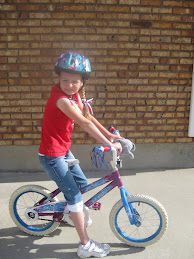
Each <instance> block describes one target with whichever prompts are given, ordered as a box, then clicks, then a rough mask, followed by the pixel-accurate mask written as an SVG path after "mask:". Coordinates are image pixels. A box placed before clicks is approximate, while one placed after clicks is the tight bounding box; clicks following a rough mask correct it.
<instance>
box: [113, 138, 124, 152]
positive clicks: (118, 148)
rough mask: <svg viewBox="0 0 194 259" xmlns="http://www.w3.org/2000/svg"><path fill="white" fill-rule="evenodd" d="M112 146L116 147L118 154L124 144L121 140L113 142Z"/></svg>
mask: <svg viewBox="0 0 194 259" xmlns="http://www.w3.org/2000/svg"><path fill="white" fill-rule="evenodd" d="M117 139H118V138H117ZM111 146H112V147H114V148H116V150H117V152H118V155H119V154H120V153H121V152H122V146H121V144H120V143H119V142H115V143H112V144H111Z"/></svg>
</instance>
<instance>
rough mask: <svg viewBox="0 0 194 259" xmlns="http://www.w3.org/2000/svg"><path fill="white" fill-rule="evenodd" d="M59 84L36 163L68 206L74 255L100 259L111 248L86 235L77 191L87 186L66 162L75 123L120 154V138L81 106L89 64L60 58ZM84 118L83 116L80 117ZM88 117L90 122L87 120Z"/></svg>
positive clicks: (74, 55) (54, 90)
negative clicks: (74, 232)
mask: <svg viewBox="0 0 194 259" xmlns="http://www.w3.org/2000/svg"><path fill="white" fill-rule="evenodd" d="M55 72H56V73H57V74H58V76H59V83H58V84H57V85H55V86H54V87H53V88H52V90H51V94H50V98H49V100H48V102H47V105H46V108H45V112H44V118H43V124H42V139H41V144H40V148H39V160H40V163H41V165H42V166H43V168H44V169H45V171H46V172H47V174H48V175H49V176H50V177H51V178H52V179H53V180H54V181H55V182H56V184H57V185H58V187H59V188H60V190H61V191H62V192H63V194H64V197H65V199H66V201H67V203H68V205H67V207H68V209H69V211H70V214H71V219H72V221H73V223H74V225H75V228H76V230H77V233H78V235H79V238H80V242H81V243H80V245H79V247H78V251H77V254H78V256H79V257H80V258H85V257H91V256H94V257H103V256H106V255H107V254H109V252H110V247H109V246H108V245H106V244H100V243H98V242H95V241H93V240H91V239H90V238H89V237H88V234H87V231H86V224H85V221H84V213H83V200H82V196H81V193H80V191H79V188H80V187H83V186H85V185H87V184H88V182H87V179H86V177H85V175H84V174H83V172H82V170H81V168H80V167H79V165H78V164H76V165H74V166H70V167H69V168H68V163H67V162H66V160H67V159H73V158H74V156H73V154H72V153H71V151H70V150H69V148H70V146H71V140H70V138H71V134H72V131H73V126H74V122H75V123H77V124H78V125H79V126H80V127H81V128H82V129H84V130H85V131H86V132H88V133H89V134H90V135H91V136H93V137H94V138H95V139H96V140H98V141H99V142H100V143H102V144H104V145H111V146H113V147H115V148H116V149H117V150H118V153H120V152H121V151H122V147H121V145H120V144H119V143H117V142H116V143H112V142H113V141H114V140H116V139H118V138H119V137H118V136H116V135H113V134H111V133H109V132H108V131H107V130H106V129H105V128H104V127H103V126H102V125H101V124H100V123H99V122H98V121H97V120H96V119H95V118H94V117H93V116H92V115H91V114H90V112H89V109H88V103H87V101H86V100H84V103H82V101H81V98H80V95H79V93H78V92H79V91H80V90H81V89H82V95H83V97H84V99H85V86H84V84H85V80H87V79H88V78H89V76H90V73H91V66H90V62H89V60H88V59H87V58H85V57H84V56H83V55H81V54H77V53H72V52H69V53H67V54H62V55H61V56H60V57H59V58H58V60H57V63H56V65H55ZM83 114H85V116H84V115H83ZM88 116H89V119H88Z"/></svg>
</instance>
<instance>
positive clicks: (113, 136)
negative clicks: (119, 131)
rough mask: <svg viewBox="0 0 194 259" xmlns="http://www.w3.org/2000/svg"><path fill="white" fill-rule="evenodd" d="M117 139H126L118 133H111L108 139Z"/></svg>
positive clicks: (112, 140) (111, 140)
mask: <svg viewBox="0 0 194 259" xmlns="http://www.w3.org/2000/svg"><path fill="white" fill-rule="evenodd" d="M117 139H124V138H122V137H121V136H118V135H116V134H112V133H110V135H109V137H108V140H109V141H110V142H114V141H115V140H117Z"/></svg>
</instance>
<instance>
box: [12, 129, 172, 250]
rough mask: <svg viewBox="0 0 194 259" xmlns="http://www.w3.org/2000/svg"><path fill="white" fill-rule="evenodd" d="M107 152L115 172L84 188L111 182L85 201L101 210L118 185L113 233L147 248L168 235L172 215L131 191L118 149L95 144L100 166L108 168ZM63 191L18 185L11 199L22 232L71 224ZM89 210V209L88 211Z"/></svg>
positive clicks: (96, 161)
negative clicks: (125, 182)
mask: <svg viewBox="0 0 194 259" xmlns="http://www.w3.org/2000/svg"><path fill="white" fill-rule="evenodd" d="M113 131H114V134H119V133H118V131H116V130H115V129H114V128H113ZM131 143H132V142H130V143H129V144H131ZM132 150H134V145H133V143H132V144H131V147H130V153H131V151H132ZM106 152H109V153H111V154H112V160H111V161H109V162H110V164H111V166H112V173H110V174H108V175H106V176H104V177H102V178H101V179H99V180H97V181H94V182H92V183H90V184H88V185H87V186H85V187H83V188H81V189H80V191H81V193H82V194H84V193H86V192H88V191H90V190H93V189H95V188H97V187H99V186H101V185H104V184H106V183H108V185H106V186H105V187H104V188H103V189H101V190H100V191H99V192H98V193H97V194H95V195H94V196H92V197H91V198H90V199H89V200H87V201H86V202H85V206H86V208H93V209H96V210H100V208H101V203H99V202H98V200H99V199H100V198H102V197H103V196H104V195H106V194H108V193H109V192H110V191H111V190H112V189H114V188H115V187H118V188H119V189H120V195H121V199H120V200H119V201H117V202H116V203H115V205H114V206H113V208H112V210H111V211H110V215H109V224H110V228H111V230H112V232H113V234H114V235H115V236H116V237H117V238H118V239H119V240H121V241H122V242H123V243H125V244H127V245H130V246H135V247H145V246H148V245H152V244H154V243H155V242H157V241H158V240H159V239H160V238H161V237H162V236H163V235H164V233H165V231H166V230H167V227H168V216H167V213H166V211H165V209H164V207H163V206H162V205H161V204H160V203H159V202H158V201H157V200H156V199H154V198H152V197H149V196H146V195H139V194H135V195H129V194H128V193H127V191H126V189H125V188H124V187H123V183H122V181H121V178H120V174H119V170H118V168H117V166H118V165H120V166H121V159H120V157H119V156H117V151H116V150H115V149H114V148H111V147H110V146H104V147H103V146H101V147H95V148H94V149H93V151H92V155H91V158H92V161H93V163H94V164H95V165H96V166H99V167H100V168H101V167H102V165H105V166H106V167H107V161H105V159H104V154H105V153H106ZM131 158H133V155H132V153H131ZM68 163H69V164H70V165H73V164H76V163H78V160H77V159H75V160H71V161H68ZM107 169H108V168H107ZM60 192H61V191H60V190H59V189H56V190H54V191H53V192H51V191H49V190H48V189H46V188H44V187H42V186H39V185H25V186H22V187H20V188H18V189H17V190H15V191H14V193H13V194H12V196H11V198H10V202H9V210H10V215H11V218H12V220H13V221H14V222H15V224H16V225H17V226H18V227H19V228H20V229H21V230H22V231H24V232H26V233H28V234H30V235H35V236H44V235H47V234H50V233H51V232H53V231H54V230H55V229H56V228H57V227H58V226H59V224H60V222H61V221H62V220H63V217H64V216H65V217H66V219H67V221H68V220H69V223H70V224H71V223H72V221H71V218H70V214H69V213H68V212H66V205H67V202H66V201H58V199H57V197H56V196H57V195H58V194H59V193H60ZM87 211H88V210H85V214H87ZM85 216H86V217H87V216H88V215H85Z"/></svg>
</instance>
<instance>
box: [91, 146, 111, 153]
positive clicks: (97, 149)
mask: <svg viewBox="0 0 194 259" xmlns="http://www.w3.org/2000/svg"><path fill="white" fill-rule="evenodd" d="M112 149H113V147H111V146H110V145H107V146H101V147H95V148H94V151H95V152H96V153H97V154H98V153H101V152H108V153H110V152H111V151H112Z"/></svg>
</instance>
